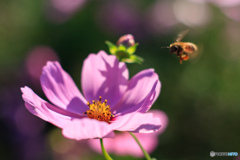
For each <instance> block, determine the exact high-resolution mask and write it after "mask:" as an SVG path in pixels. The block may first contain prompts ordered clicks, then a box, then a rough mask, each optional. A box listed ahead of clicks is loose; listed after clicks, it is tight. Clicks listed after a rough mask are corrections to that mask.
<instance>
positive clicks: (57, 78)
mask: <svg viewBox="0 0 240 160" xmlns="http://www.w3.org/2000/svg"><path fill="white" fill-rule="evenodd" d="M40 80H41V85H42V89H43V91H44V93H45V95H46V96H47V98H48V99H49V100H50V101H51V102H52V103H53V104H55V105H56V106H58V107H60V108H62V109H64V110H67V111H69V112H72V113H76V114H82V113H83V112H85V111H86V110H87V109H88V107H87V101H86V100H85V98H84V97H83V96H82V94H81V93H80V91H79V89H78V88H77V86H76V84H75V83H74V81H73V80H72V78H71V76H70V75H69V74H68V73H67V72H65V71H64V70H63V69H62V67H61V65H60V64H59V62H57V61H56V62H50V61H49V62H47V64H46V66H44V67H43V72H42V75H41V78H40Z"/></svg>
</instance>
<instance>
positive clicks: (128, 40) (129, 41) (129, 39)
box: [117, 34, 135, 48]
mask: <svg viewBox="0 0 240 160" xmlns="http://www.w3.org/2000/svg"><path fill="white" fill-rule="evenodd" d="M119 45H123V46H125V47H126V48H128V47H131V46H134V45H135V40H134V37H133V35H131V34H126V35H124V36H122V37H120V38H119V39H118V41H117V46H119Z"/></svg>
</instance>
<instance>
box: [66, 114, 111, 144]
mask: <svg viewBox="0 0 240 160" xmlns="http://www.w3.org/2000/svg"><path fill="white" fill-rule="evenodd" d="M62 133H63V135H64V136H65V137H66V138H70V139H75V140H83V139H94V138H113V137H114V132H113V130H112V129H111V128H110V126H109V124H108V123H106V122H102V121H98V120H95V119H89V118H82V119H73V120H72V121H71V122H69V123H68V124H67V125H66V126H65V127H64V128H63V130H62Z"/></svg>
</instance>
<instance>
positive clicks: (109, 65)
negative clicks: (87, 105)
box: [81, 51, 128, 107]
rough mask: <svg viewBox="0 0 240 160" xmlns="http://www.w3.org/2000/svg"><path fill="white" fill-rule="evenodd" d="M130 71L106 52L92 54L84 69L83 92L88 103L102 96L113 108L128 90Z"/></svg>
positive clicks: (85, 62)
mask: <svg viewBox="0 0 240 160" xmlns="http://www.w3.org/2000/svg"><path fill="white" fill-rule="evenodd" d="M127 81H128V69H127V67H126V64H125V63H123V62H119V61H118V60H117V58H116V56H113V55H107V54H106V53H105V52H104V51H100V52H99V53H98V54H90V55H89V56H88V57H87V59H86V60H85V61H84V64H83V68H82V80H81V82H82V90H83V93H84V96H85V97H86V99H87V100H88V101H92V100H95V99H98V98H99V96H102V98H103V99H107V100H108V104H109V105H110V106H111V107H113V106H114V105H115V104H116V103H117V102H118V101H119V100H120V98H121V97H122V95H123V93H124V92H125V90H126V88H127Z"/></svg>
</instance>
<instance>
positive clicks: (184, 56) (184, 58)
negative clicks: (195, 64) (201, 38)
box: [181, 54, 189, 61]
mask: <svg viewBox="0 0 240 160" xmlns="http://www.w3.org/2000/svg"><path fill="white" fill-rule="evenodd" d="M181 58H182V59H183V60H184V61H186V60H188V59H189V56H188V55H186V54H183V55H182V56H181Z"/></svg>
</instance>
